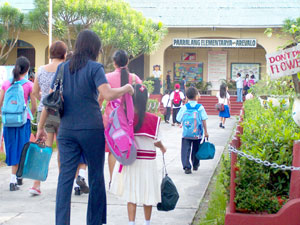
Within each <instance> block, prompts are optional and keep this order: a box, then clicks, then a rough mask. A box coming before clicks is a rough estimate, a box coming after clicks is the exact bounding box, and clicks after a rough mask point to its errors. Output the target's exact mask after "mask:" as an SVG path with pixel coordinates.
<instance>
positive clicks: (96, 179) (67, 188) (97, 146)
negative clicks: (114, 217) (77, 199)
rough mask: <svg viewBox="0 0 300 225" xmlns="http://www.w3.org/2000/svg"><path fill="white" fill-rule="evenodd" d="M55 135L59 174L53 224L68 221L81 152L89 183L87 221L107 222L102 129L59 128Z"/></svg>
mask: <svg viewBox="0 0 300 225" xmlns="http://www.w3.org/2000/svg"><path fill="white" fill-rule="evenodd" d="M57 139H58V147H59V153H60V174H59V177H58V185H57V193H56V225H69V224H70V214H71V209H70V207H71V195H72V187H73V182H74V178H75V174H76V170H77V166H78V163H79V160H80V156H81V154H82V153H83V155H84V156H85V159H86V160H87V164H88V176H89V179H88V182H89V187H90V193H89V201H88V211H87V218H86V221H87V222H86V224H87V225H100V224H106V192H105V183H104V173H103V169H104V160H105V151H104V146H105V139H104V130H100V129H94V130H93V129H91V130H69V129H63V128H60V129H59V132H58V137H57ZM82 224H84V223H82Z"/></svg>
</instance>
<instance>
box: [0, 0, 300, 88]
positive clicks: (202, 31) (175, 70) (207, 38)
mask: <svg viewBox="0 0 300 225" xmlns="http://www.w3.org/2000/svg"><path fill="white" fill-rule="evenodd" d="M1 2H3V0H0V3H1ZM24 2H26V4H25V3H24ZM33 2H34V1H33V0H26V1H24V0H11V1H10V3H11V4H12V5H13V6H15V7H18V8H20V9H21V10H23V11H25V12H26V11H29V10H31V9H33V7H34V5H33ZM127 2H129V4H130V5H131V6H132V7H133V8H135V9H136V10H138V11H141V12H142V13H143V14H144V15H145V16H146V17H148V18H151V19H153V20H154V21H162V22H163V23H164V24H165V26H167V27H168V34H167V35H166V37H165V38H164V39H163V41H162V43H161V45H160V47H159V49H158V50H157V51H156V52H153V53H152V54H151V55H143V56H141V57H140V58H138V59H137V60H135V61H133V62H132V64H131V65H130V69H131V70H132V71H133V72H136V73H137V74H138V75H139V76H140V77H142V78H147V77H151V76H153V69H154V66H155V65H159V66H160V71H161V74H162V79H163V82H165V80H166V75H167V74H168V71H169V75H170V76H171V80H172V82H176V81H179V80H180V79H181V78H182V76H183V75H185V76H186V77H187V80H188V82H199V81H205V82H207V81H210V82H211V83H212V90H216V89H218V85H219V83H220V81H221V80H222V79H226V80H229V79H232V78H234V77H235V76H236V73H237V72H241V73H242V75H243V76H245V75H246V74H247V73H248V74H249V75H250V76H251V75H252V74H253V75H255V79H261V78H262V77H264V76H267V75H266V74H267V73H266V72H267V71H266V59H265V54H267V53H270V52H274V51H276V50H277V48H278V46H282V45H283V44H284V43H285V42H286V39H284V38H282V37H278V36H276V35H273V36H272V37H271V38H269V37H267V36H266V35H265V34H264V32H265V29H266V28H274V30H275V31H279V30H280V27H281V26H282V24H283V21H284V20H285V19H287V18H292V19H294V18H297V17H300V13H299V12H300V0H260V1H257V2H251V1H246V0H231V1H227V0H191V1H188V2H187V1H184V0H152V1H148V0H147V1H146V0H127ZM24 54H25V55H27V56H29V58H30V60H31V64H32V66H33V67H34V68H35V69H37V68H38V67H39V66H41V65H44V64H45V63H47V62H48V37H47V36H46V35H43V34H41V33H40V32H39V31H25V32H23V33H22V34H21V36H20V41H19V43H18V45H17V47H16V48H15V49H14V50H13V52H12V53H11V54H10V56H9V59H8V61H7V64H14V62H15V59H16V57H18V56H20V55H24Z"/></svg>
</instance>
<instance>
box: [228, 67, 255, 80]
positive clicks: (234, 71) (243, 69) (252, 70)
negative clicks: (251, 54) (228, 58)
mask: <svg viewBox="0 0 300 225" xmlns="http://www.w3.org/2000/svg"><path fill="white" fill-rule="evenodd" d="M237 73H240V74H241V75H242V78H245V76H246V74H249V77H251V75H254V77H255V78H254V79H256V80H259V79H260V63H231V79H233V80H234V79H236V74H237Z"/></svg>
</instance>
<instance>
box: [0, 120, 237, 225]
mask: <svg viewBox="0 0 300 225" xmlns="http://www.w3.org/2000/svg"><path fill="white" fill-rule="evenodd" d="M235 122H236V118H235V117H232V118H230V119H228V120H227V121H226V129H221V128H219V118H218V117H217V116H209V119H208V120H207V124H208V132H209V135H210V138H209V141H210V142H212V143H214V144H215V146H216V155H215V158H214V159H213V160H207V161H201V164H200V167H199V170H198V171H196V172H194V171H193V173H192V174H189V175H186V174H184V171H183V170H182V165H181V160H180V147H181V129H180V128H179V127H172V126H171V125H169V124H165V123H164V122H162V124H161V128H160V129H161V132H162V138H163V139H162V140H163V143H164V144H165V145H166V146H167V153H166V155H165V160H166V164H167V170H168V173H169V176H170V177H171V178H172V180H173V182H174V183H175V185H176V186H177V189H178V192H179V195H180V198H179V201H178V203H177V207H176V209H175V210H173V211H170V212H160V211H157V209H156V208H155V207H154V208H153V212H152V219H151V224H152V225H187V224H190V223H191V222H192V219H193V217H194V215H195V213H196V211H197V209H198V206H199V203H200V202H201V199H202V198H203V196H204V194H205V191H206V189H207V186H208V184H209V181H210V179H211V177H212V175H213V173H214V170H215V168H216V165H217V164H218V162H219V160H220V157H221V155H222V153H223V150H224V147H225V146H226V144H227V142H228V139H229V137H230V135H231V131H232V129H233V127H234V125H235ZM157 153H158V156H157V164H158V174H159V177H161V169H162V155H161V152H160V151H157ZM57 176H58V169H57V154H56V153H54V154H53V157H52V159H51V163H50V169H49V174H48V179H47V181H46V182H43V183H42V186H41V191H42V195H41V196H35V197H32V196H30V195H29V193H28V189H29V188H30V187H31V185H32V181H31V180H28V179H27V180H24V185H23V186H21V187H20V190H19V191H16V192H10V191H9V180H10V168H9V167H2V168H0V225H53V224H55V222H54V221H55V220H54V216H55V215H54V214H55V195H56V185H57ZM105 177H106V187H108V180H109V178H108V177H109V175H108V165H107V161H106V162H105ZM87 200H88V195H84V194H83V195H81V196H75V195H74V194H73V196H72V206H71V210H72V211H71V224H72V225H84V224H86V222H85V221H86V220H85V218H86V209H87ZM143 218H144V217H143V209H142V207H138V209H137V217H136V224H137V225H142V224H143V221H144V219H143ZM107 221H108V222H107V224H108V225H120V224H125V225H126V224H127V223H128V219H127V208H126V202H124V201H123V200H120V199H118V197H116V196H114V195H112V194H111V193H109V192H107Z"/></svg>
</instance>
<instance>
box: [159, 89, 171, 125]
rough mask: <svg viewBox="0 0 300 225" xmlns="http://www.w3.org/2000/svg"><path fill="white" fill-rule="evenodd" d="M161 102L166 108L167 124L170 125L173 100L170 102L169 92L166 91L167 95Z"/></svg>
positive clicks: (165, 117)
mask: <svg viewBox="0 0 300 225" xmlns="http://www.w3.org/2000/svg"><path fill="white" fill-rule="evenodd" d="M161 102H162V104H163V106H164V119H165V123H169V120H170V115H171V100H170V91H169V90H165V95H164V96H163V97H162V99H161Z"/></svg>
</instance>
